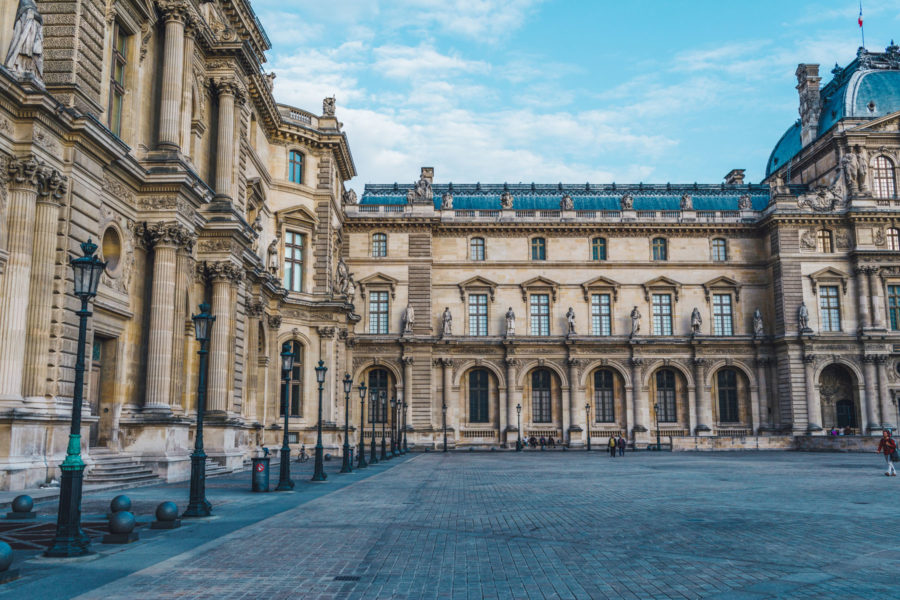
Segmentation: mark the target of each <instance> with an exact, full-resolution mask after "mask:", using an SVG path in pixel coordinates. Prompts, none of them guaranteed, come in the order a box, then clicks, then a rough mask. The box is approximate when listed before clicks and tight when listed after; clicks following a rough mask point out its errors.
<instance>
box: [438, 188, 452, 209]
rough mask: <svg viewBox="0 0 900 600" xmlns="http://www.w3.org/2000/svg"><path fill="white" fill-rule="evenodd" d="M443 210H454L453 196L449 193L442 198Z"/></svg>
mask: <svg viewBox="0 0 900 600" xmlns="http://www.w3.org/2000/svg"><path fill="white" fill-rule="evenodd" d="M441 210H453V194H451V193H449V192H448V193H445V194H444V195H443V196H441Z"/></svg>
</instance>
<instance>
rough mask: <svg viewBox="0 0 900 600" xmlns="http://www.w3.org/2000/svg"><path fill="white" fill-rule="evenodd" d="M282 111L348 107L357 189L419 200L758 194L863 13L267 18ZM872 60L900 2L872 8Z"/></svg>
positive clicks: (446, 8) (788, 4)
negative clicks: (751, 186) (747, 184)
mask: <svg viewBox="0 0 900 600" xmlns="http://www.w3.org/2000/svg"><path fill="white" fill-rule="evenodd" d="M253 6H254V9H255V10H256V12H257V13H258V15H259V17H260V19H261V21H262V22H263V25H264V26H265V28H266V31H267V32H268V34H269V37H270V38H271V39H272V43H273V46H274V48H273V50H272V51H270V53H269V62H268V64H267V65H265V68H266V69H267V70H269V71H272V70H274V71H275V72H276V74H277V78H276V80H275V97H276V99H277V100H278V101H279V102H283V103H286V104H292V105H295V106H299V107H301V108H304V109H306V110H311V111H313V112H316V113H318V112H320V111H321V102H322V98H324V97H325V96H330V95H335V96H336V97H337V115H338V118H339V119H340V120H341V121H342V122H343V123H344V129H345V131H347V134H348V136H349V138H350V148H351V151H352V152H353V156H354V160H355V161H356V166H357V170H358V172H359V176H358V177H356V178H355V179H354V180H353V181H352V182H351V183H350V186H351V187H353V188H355V189H357V191H361V190H362V186H363V184H365V183H391V182H394V181H399V182H410V181H413V180H414V179H416V178H417V177H418V173H419V167H421V166H425V165H427V166H433V167H434V168H435V180H436V181H439V182H447V181H455V182H476V181H481V182H485V183H487V182H491V183H495V182H504V181H508V182H511V183H512V182H519V181H521V182H531V181H537V182H544V183H554V182H558V181H562V182H566V183H584V182H586V181H590V182H592V183H610V182H613V181H615V182H619V183H636V182H638V181H644V182H651V183H665V182H667V181H670V182H673V183H676V182H678V183H692V182H694V181H698V182H701V183H716V182H719V181H721V180H722V178H723V176H724V175H725V174H726V173H727V172H728V171H729V170H731V169H732V168H744V169H746V170H747V177H748V180H749V181H752V182H758V181H760V180H761V179H762V177H763V175H764V170H765V164H766V159H767V158H768V156H769V152H770V151H771V149H772V147H773V146H774V145H775V143H776V142H777V141H778V138H779V137H780V136H781V134H782V133H783V132H784V130H785V129H787V127H788V126H789V125H790V124H791V123H793V122H794V121H795V120H796V119H797V105H798V101H797V92H796V90H795V86H796V79H795V76H794V70H795V69H796V67H797V64H798V63H800V62H810V63H814V62H815V63H820V64H821V65H822V69H821V71H820V73H821V74H822V75H823V84H824V83H826V82H827V81H828V80H829V79H830V71H831V69H832V67H833V66H834V63H835V62H839V63H840V64H841V65H846V64H847V63H848V62H850V61H851V60H852V59H853V57H854V56H855V52H856V49H857V47H858V46H859V45H860V38H859V28H858V27H857V24H856V17H857V13H858V11H859V7H858V4H857V2H854V1H849V2H848V1H844V0H831V1H819V2H814V1H810V2H805V1H796V0H789V1H786V0H780V1H774V0H753V1H750V2H733V1H731V0H728V1H722V0H718V1H692V2H674V1H671V2H663V1H650V0H623V1H617V2H610V1H606V0H593V1H587V0H583V1H575V0H332V1H331V2H322V1H321V0H253ZM863 11H864V15H865V31H866V46H867V47H868V48H869V49H872V50H879V51H881V50H883V48H884V47H885V46H887V45H888V43H889V41H890V40H891V38H892V37H896V38H897V39H898V40H900V2H898V1H897V0H879V1H877V2H876V1H874V0H868V1H867V2H864V4H863Z"/></svg>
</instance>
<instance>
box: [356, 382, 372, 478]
mask: <svg viewBox="0 0 900 600" xmlns="http://www.w3.org/2000/svg"><path fill="white" fill-rule="evenodd" d="M365 414H366V384H365V383H361V384H359V457H357V462H356V468H357V469H365V468H366V467H368V466H369V463H367V462H366V442H365V437H366V436H364V435H363V433H364V432H365V430H366V429H365V427H366V424H365V422H364V421H363V419H364V418H365Z"/></svg>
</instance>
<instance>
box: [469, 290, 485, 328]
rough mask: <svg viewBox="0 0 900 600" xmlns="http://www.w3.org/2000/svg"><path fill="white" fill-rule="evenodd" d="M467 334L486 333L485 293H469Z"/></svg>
mask: <svg viewBox="0 0 900 600" xmlns="http://www.w3.org/2000/svg"><path fill="white" fill-rule="evenodd" d="M469 335H487V294H471V295H469Z"/></svg>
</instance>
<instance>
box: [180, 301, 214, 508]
mask: <svg viewBox="0 0 900 600" xmlns="http://www.w3.org/2000/svg"><path fill="white" fill-rule="evenodd" d="M191 320H193V321H194V337H195V338H196V340H197V341H198V342H200V350H198V351H197V354H198V355H199V356H200V366H199V370H200V373H199V375H198V377H197V432H196V433H195V435H194V451H193V452H192V453H191V494H190V499H189V500H188V506H187V509H186V510H185V511H184V514H183V515H182V516H183V517H208V516H209V515H210V514H212V504H210V503H209V500H207V499H206V452H205V451H204V450H203V413H204V411H205V410H206V357H207V355H208V354H209V351H208V350H207V349H206V345H207V344H208V343H209V337H210V333H211V331H212V326H213V324H214V323H215V322H216V318H215V317H214V316H212V315H211V314H209V304H206V303H205V302H204V303H203V304H201V305H200V314H199V315H191Z"/></svg>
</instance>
